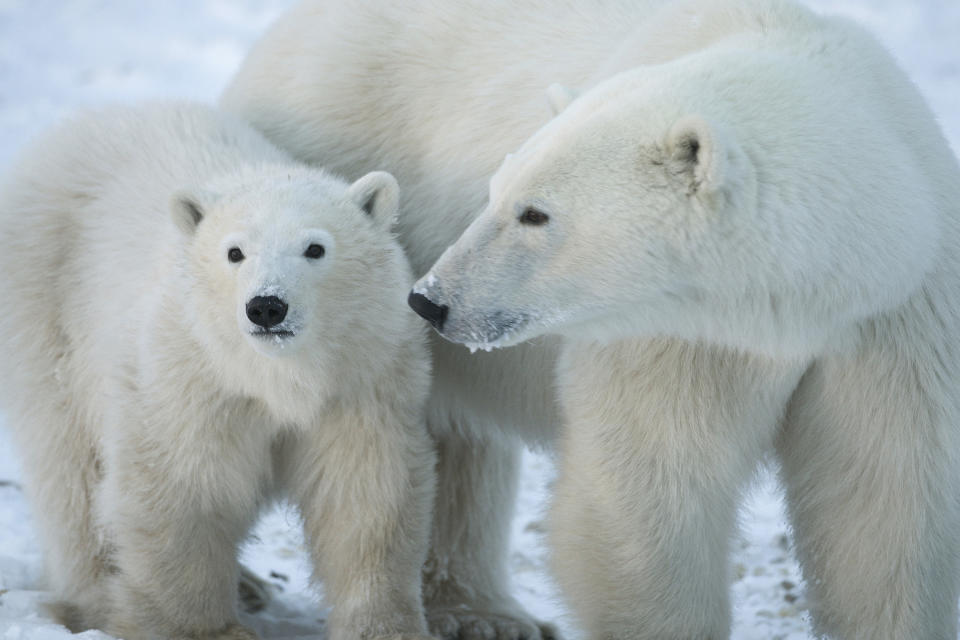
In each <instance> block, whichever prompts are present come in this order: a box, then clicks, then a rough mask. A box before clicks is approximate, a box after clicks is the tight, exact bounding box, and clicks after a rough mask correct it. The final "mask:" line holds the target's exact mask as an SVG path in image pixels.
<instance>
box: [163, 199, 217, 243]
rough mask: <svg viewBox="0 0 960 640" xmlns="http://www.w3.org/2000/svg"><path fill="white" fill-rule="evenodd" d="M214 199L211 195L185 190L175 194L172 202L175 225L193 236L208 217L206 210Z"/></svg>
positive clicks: (171, 210)
mask: <svg viewBox="0 0 960 640" xmlns="http://www.w3.org/2000/svg"><path fill="white" fill-rule="evenodd" d="M212 200H213V198H212V197H211V195H210V194H209V193H206V192H203V191H199V190H190V189H185V190H182V191H178V192H177V193H175V194H174V196H173V199H172V200H171V201H170V213H171V215H172V217H173V222H174V224H176V225H177V228H178V229H180V231H182V232H183V233H185V234H187V235H193V233H194V232H195V231H196V230H197V226H198V225H199V224H200V223H201V222H202V221H203V218H204V217H205V216H206V215H207V214H206V209H207V207H208V206H209V203H210V202H212Z"/></svg>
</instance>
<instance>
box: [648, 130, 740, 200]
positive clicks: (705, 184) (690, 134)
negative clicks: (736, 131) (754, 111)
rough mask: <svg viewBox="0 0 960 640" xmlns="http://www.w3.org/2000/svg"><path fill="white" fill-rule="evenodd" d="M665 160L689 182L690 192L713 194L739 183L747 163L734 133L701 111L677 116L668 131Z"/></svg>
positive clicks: (675, 173)
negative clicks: (710, 120)
mask: <svg viewBox="0 0 960 640" xmlns="http://www.w3.org/2000/svg"><path fill="white" fill-rule="evenodd" d="M666 153H667V158H666V161H667V162H668V163H670V165H671V169H672V172H671V173H673V174H674V175H677V176H681V177H682V178H683V179H684V180H685V181H686V183H687V193H688V194H690V195H693V194H695V193H701V194H711V193H715V192H717V191H721V190H724V189H728V188H730V187H732V186H733V185H734V184H736V183H739V182H740V181H741V180H742V178H743V177H744V176H743V175H741V174H743V173H744V172H745V171H746V167H747V166H748V164H749V163H748V160H747V156H746V154H745V153H744V152H743V149H741V148H740V145H738V144H737V142H736V140H735V139H734V138H733V136H731V135H728V134H726V133H725V132H724V131H723V129H722V128H720V127H717V126H715V125H713V124H712V123H709V122H707V121H706V120H705V119H704V118H702V117H700V116H698V115H690V116H684V117H682V118H680V119H679V120H677V121H676V122H675V123H674V125H673V126H672V127H671V128H670V132H669V133H668V134H667V144H666Z"/></svg>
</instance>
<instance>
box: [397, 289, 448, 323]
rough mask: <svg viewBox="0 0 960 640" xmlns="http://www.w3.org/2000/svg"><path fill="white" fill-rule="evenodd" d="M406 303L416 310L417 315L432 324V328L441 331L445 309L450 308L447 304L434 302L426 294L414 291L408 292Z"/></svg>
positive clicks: (445, 317)
mask: <svg viewBox="0 0 960 640" xmlns="http://www.w3.org/2000/svg"><path fill="white" fill-rule="evenodd" d="M407 304H409V305H410V308H411V309H413V310H414V311H416V312H417V315H419V316H420V317H421V318H423V319H424V320H426V321H427V322H429V323H430V324H431V325H433V328H434V329H436V330H437V331H443V323H444V321H445V320H446V319H447V311H449V310H450V308H449V307H448V306H447V305H445V304H436V303H435V302H433V301H432V300H431V299H430V298H428V297H427V296H425V295H423V294H422V293H417V292H415V291H411V292H410V295H409V296H408V297H407Z"/></svg>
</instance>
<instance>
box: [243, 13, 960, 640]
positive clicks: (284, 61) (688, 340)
mask: <svg viewBox="0 0 960 640" xmlns="http://www.w3.org/2000/svg"><path fill="white" fill-rule="evenodd" d="M654 4H656V3H638V2H625V1H617V0H594V1H592V2H591V1H587V2H583V1H580V0H578V1H576V2H572V1H571V2H563V1H561V2H550V3H544V2H539V1H537V0H524V1H520V2H514V1H510V2H502V3H499V2H487V1H483V2H480V1H479V0H477V1H475V2H474V1H467V2H458V3H446V2H437V1H436V0H409V1H406V2H400V3H390V5H389V6H385V5H384V4H383V3H380V2H375V1H373V0H368V1H362V0H361V1H354V2H342V3H341V2H331V1H326V2H325V1H321V0H312V1H308V2H305V3H303V4H301V5H300V6H299V7H298V8H297V9H295V10H294V11H292V12H291V13H290V14H289V15H288V16H287V17H286V18H284V19H282V20H281V21H280V22H279V23H278V24H277V25H276V26H275V27H274V28H273V29H272V30H271V32H270V33H269V34H268V35H267V37H266V38H265V39H264V40H263V41H262V42H261V43H260V45H259V46H258V47H257V48H256V49H255V50H254V51H253V53H252V54H251V56H250V58H249V59H248V61H247V63H246V65H245V66H244V68H243V69H242V70H241V72H240V74H239V75H238V76H237V78H236V79H235V81H234V83H233V85H232V86H231V87H230V88H229V89H228V91H227V93H226V95H225V97H224V104H225V105H226V106H227V107H228V108H230V109H232V110H235V111H237V112H238V113H240V114H242V115H243V116H244V117H246V118H248V119H249V120H250V121H251V122H253V123H254V125H255V126H256V127H258V128H259V129H260V130H261V131H263V132H264V133H265V134H266V135H267V136H268V137H270V138H271V139H273V140H274V141H276V142H277V143H278V144H279V145H280V146H282V147H284V148H286V149H288V150H290V151H291V152H292V153H294V154H295V155H296V156H297V157H299V158H301V159H304V160H307V161H310V162H318V163H324V164H332V165H333V166H335V167H336V168H337V169H338V170H339V171H342V172H344V173H345V174H346V175H348V176H357V175H360V174H362V173H363V172H365V171H368V170H370V169H371V168H373V167H374V166H383V167H384V168H385V169H388V170H390V171H392V172H394V173H395V174H396V175H397V176H398V178H399V180H400V183H401V184H402V185H403V186H404V192H405V194H406V195H405V200H404V203H403V208H404V213H403V219H402V222H401V225H400V230H401V240H402V242H403V243H404V245H405V248H406V249H407V250H408V253H409V255H410V258H411V261H412V263H413V265H414V269H415V270H416V271H417V272H418V273H423V272H424V271H426V269H427V268H428V267H429V266H430V265H431V264H432V263H433V262H434V261H435V260H437V259H438V258H440V253H441V252H442V251H444V249H445V248H446V247H447V245H449V244H451V243H452V242H453V241H454V240H455V239H457V238H458V237H459V236H460V234H461V233H462V232H464V230H465V229H466V228H467V227H468V225H470V223H471V222H473V226H471V227H470V228H469V230H467V231H466V233H464V234H463V236H462V238H460V240H459V241H458V242H457V243H456V244H455V245H454V246H453V247H451V248H450V249H449V250H448V251H447V252H446V253H445V254H444V256H443V257H442V258H440V260H439V262H437V264H436V265H435V266H434V267H433V268H432V270H431V271H430V273H429V274H428V275H427V276H426V277H425V278H424V279H423V280H421V281H420V283H419V285H418V288H417V290H418V291H419V292H420V293H422V294H425V295H426V296H428V297H429V298H430V299H431V300H433V301H434V302H435V303H436V304H443V305H446V306H447V307H448V311H447V314H446V320H445V324H444V326H443V334H444V335H445V336H447V337H448V338H450V339H452V340H456V341H459V342H464V343H467V344H471V345H474V346H481V347H488V346H507V345H512V344H516V343H519V342H521V341H524V340H530V339H533V340H532V341H530V342H526V343H524V344H522V345H520V346H516V347H512V348H510V349H506V350H504V351H501V352H497V353H493V354H485V353H481V354H478V356H475V357H468V356H467V354H466V352H465V351H464V350H462V349H459V350H458V349H457V348H456V347H453V346H450V345H448V344H445V343H442V342H435V343H434V356H435V367H436V376H437V380H436V382H435V386H434V392H433V394H432V395H431V399H430V405H429V407H430V408H429V415H430V420H431V427H432V428H433V429H434V431H435V433H436V434H438V435H439V436H440V437H441V438H444V442H446V443H447V444H446V445H444V447H442V448H441V460H440V468H441V473H442V474H443V476H442V481H441V486H440V496H441V497H440V501H439V504H440V505H441V508H440V509H439V510H438V512H437V516H436V519H435V522H434V531H433V548H432V551H431V561H430V562H429V563H428V566H427V574H426V576H427V580H428V582H427V585H426V593H427V596H428V601H427V606H428V617H430V618H432V619H431V623H432V624H433V626H434V629H438V627H439V626H440V625H439V622H438V621H442V620H444V619H449V616H448V617H447V618H444V615H446V614H448V613H449V610H445V608H444V605H446V604H448V603H450V602H453V603H464V604H465V605H466V606H465V607H463V608H462V609H460V610H459V611H460V612H462V613H457V612H454V613H453V614H452V615H453V617H454V618H457V619H459V621H460V623H461V625H462V626H464V627H467V628H469V625H471V624H474V619H475V616H487V617H488V619H489V620H492V621H493V626H494V627H495V630H496V631H498V632H500V633H501V635H503V636H506V635H507V634H508V633H509V632H511V631H513V632H515V631H516V630H517V629H521V628H528V627H525V625H528V624H529V617H528V616H525V615H523V614H522V613H521V612H517V610H516V609H515V607H513V605H512V602H511V600H510V599H509V596H508V595H506V593H505V589H504V586H503V565H502V562H500V561H499V559H500V558H501V556H500V555H499V553H498V549H497V548H496V546H497V545H499V544H502V542H503V540H504V537H503V536H502V535H500V536H498V535H496V534H495V533H494V532H495V531H497V530H499V531H502V530H503V529H502V526H503V524H504V523H505V522H506V514H507V513H508V510H507V505H509V504H510V502H509V499H508V496H509V494H510V492H511V491H512V484H511V482H512V478H513V476H512V473H510V472H508V469H509V468H511V465H512V464H513V461H512V460H511V455H512V453H511V450H510V440H509V436H510V434H520V435H521V436H523V437H526V438H527V439H528V440H531V441H538V440H541V439H544V438H547V437H549V434H550V433H551V432H552V429H553V427H554V425H556V424H557V423H558V422H559V417H558V414H557V412H556V408H557V406H556V405H557V404H562V408H563V420H564V422H565V424H566V428H565V430H564V433H565V435H564V437H563V445H562V464H561V467H562V468H561V474H560V479H559V481H558V487H557V497H556V503H555V506H554V511H553V543H554V545H555V566H556V571H557V575H558V577H559V579H560V581H561V584H562V586H563V587H564V591H565V593H566V594H567V596H568V598H569V601H570V604H571V606H572V608H573V609H574V610H575V611H576V612H577V614H578V615H579V618H580V620H581V621H582V623H583V624H584V625H585V627H586V628H587V630H588V632H589V634H590V637H593V638H659V639H664V638H676V639H680V638H684V639H689V638H701V639H703V638H712V639H716V638H723V637H727V636H728V635H729V625H730V614H729V600H728V594H727V553H728V547H729V540H730V538H731V535H732V533H733V531H734V526H735V514H736V508H737V504H738V500H739V497H740V494H741V492H742V490H743V488H744V487H745V486H746V485H747V483H748V482H749V480H750V478H751V477H752V475H753V473H754V470H755V469H756V467H757V465H758V464H759V462H760V460H761V458H762V457H763V455H764V453H765V452H767V451H770V450H775V451H776V453H777V454H778V457H779V459H780V461H781V471H782V473H781V477H782V480H783V482H784V485H785V487H786V492H787V498H788V503H789V509H790V513H791V516H792V519H793V523H794V527H795V533H796V547H797V552H798V555H799V557H800V560H801V563H802V566H803V570H804V573H805V576H806V578H807V588H808V593H809V598H810V601H811V604H812V614H813V620H814V623H815V626H816V629H817V631H818V632H819V633H821V634H823V635H827V636H830V637H834V638H844V639H863V640H867V639H891V640H892V639H896V638H939V639H946V638H954V637H956V622H957V597H958V569H960V567H958V552H960V539H958V536H957V533H956V532H957V531H958V530H960V504H958V499H957V496H958V495H960V427H958V424H957V421H958V419H960V406H958V397H960V396H958V392H957V388H958V385H960V354H958V349H957V346H956V344H957V336H958V335H960V326H958V324H960V309H958V308H957V305H958V302H957V301H958V299H960V281H958V278H960V264H958V259H957V257H956V255H957V246H958V240H960V237H958V233H960V221H958V207H960V205H958V203H960V172H958V168H957V163H956V161H955V159H954V158H953V156H952V154H951V153H950V151H949V149H948V147H947V145H946V143H945V141H944V140H943V137H942V135H941V134H940V132H939V131H938V129H937V127H936V125H935V124H934V121H933V117H932V115H931V114H930V112H929V110H928V109H927V107H926V106H925V105H924V104H923V102H922V100H921V98H920V97H919V95H918V94H917V92H916V90H915V89H914V88H913V86H912V85H911V84H910V82H909V81H908V80H907V79H906V78H905V77H904V76H903V74H902V73H901V72H900V71H899V70H898V69H897V68H896V65H895V64H894V62H893V61H892V60H891V58H890V57H889V56H888V55H887V54H886V53H885V52H884V51H883V50H882V48H881V47H880V46H879V45H878V44H877V43H876V42H875V41H874V40H873V39H872V38H871V37H870V36H868V35H867V34H865V33H863V32H862V31H861V30H860V29H858V28H857V27H855V26H853V25H850V24H847V23H846V22H844V21H840V20H835V19H826V18H820V17H817V16H815V15H813V14H811V13H810V12H808V11H807V10H805V9H803V8H800V7H798V6H796V5H794V4H792V3H789V2H782V1H779V0H771V1H765V2H761V1H753V0H727V1H724V2H711V1H707V0H703V1H695V2H681V3H677V4H673V5H669V6H667V7H664V8H658V7H656V6H654ZM554 82H559V83H562V84H563V85H568V86H572V87H574V88H575V89H576V90H577V91H567V90H564V89H563V88H562V87H558V86H554V87H552V88H551V89H550V90H549V92H547V96H545V95H544V89H545V88H546V86H547V85H549V84H550V83H554ZM578 95H579V97H577V96H578ZM548 98H549V102H550V103H552V104H553V106H554V108H555V110H556V111H558V112H560V113H559V115H558V116H557V117H556V118H555V119H554V120H552V121H550V116H549V112H548V106H547V105H548ZM571 102H572V103H571ZM568 105H569V106H568ZM548 121H549V122H548ZM518 148H519V151H517V149H518ZM513 151H516V153H515V155H514V156H513V157H511V158H508V159H507V160H506V161H505V162H504V164H503V166H502V167H501V169H500V170H499V171H498V172H496V175H495V177H494V178H493V181H492V182H491V183H490V189H489V191H488V189H487V186H486V185H487V180H488V178H489V177H490V176H492V175H493V174H494V172H495V170H496V167H497V165H499V164H500V162H501V160H502V159H503V157H504V155H505V154H506V153H508V152H513ZM485 202H486V204H485ZM529 208H533V209H537V210H540V211H542V212H543V213H546V214H548V216H549V220H548V221H547V222H546V224H541V225H534V224H524V222H523V221H524V219H526V220H528V221H529V220H530V218H529V217H526V218H525V217H524V216H523V213H524V211H525V210H527V209H529ZM478 212H480V213H479V214H478ZM534 218H535V217H534ZM556 334H559V335H561V336H563V338H564V346H563V349H562V355H561V356H560V357H559V362H558V363H557V364H556V368H557V372H558V377H559V389H560V393H559V396H558V399H559V401H560V402H559V403H558V402H557V399H555V396H554V395H553V394H552V393H550V390H551V389H552V388H553V378H552V377H551V375H550V372H551V368H552V367H553V366H554V364H555V361H557V355H558V351H557V350H556V344H557V342H556V341H555V339H554V338H550V339H548V338H546V337H545V336H547V335H556ZM495 426H499V427H500V429H499V430H498V429H495V428H494V427H495ZM471 441H479V442H484V443H486V444H485V446H484V447H483V448H482V449H480V452H481V455H478V456H476V457H470V456H469V455H467V454H465V453H463V450H464V447H465V446H467V444H469V443H470V442H471ZM495 461H497V462H496V464H495ZM478 528H484V529H486V530H488V531H490V532H491V533H490V534H489V535H488V537H486V539H483V538H482V537H480V536H478V535H477V534H476V533H475V532H476V531H477V530H478ZM494 560H496V562H494ZM491 603H492V604H491ZM510 616H513V620H514V621H515V622H514V623H513V624H512V625H511V624H505V623H504V618H505V617H506V618H507V619H508V620H509V618H510ZM451 628H452V627H451ZM439 630H441V631H443V630H444V629H442V628H440V629H439Z"/></svg>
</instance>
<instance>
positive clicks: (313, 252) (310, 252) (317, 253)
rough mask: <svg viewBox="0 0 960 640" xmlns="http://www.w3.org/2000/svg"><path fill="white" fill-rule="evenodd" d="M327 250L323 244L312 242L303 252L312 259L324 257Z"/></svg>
mask: <svg viewBox="0 0 960 640" xmlns="http://www.w3.org/2000/svg"><path fill="white" fill-rule="evenodd" d="M326 252H327V250H326V249H324V248H323V245H322V244H312V245H310V246H309V247H307V250H306V251H304V252H303V256H304V257H305V258H310V259H311V260H316V259H317V258H322V257H323V254H325V253H326Z"/></svg>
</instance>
